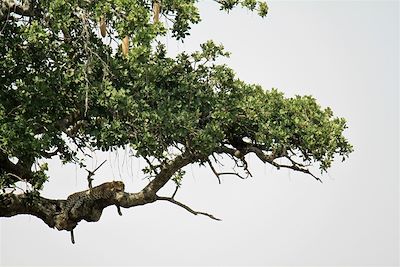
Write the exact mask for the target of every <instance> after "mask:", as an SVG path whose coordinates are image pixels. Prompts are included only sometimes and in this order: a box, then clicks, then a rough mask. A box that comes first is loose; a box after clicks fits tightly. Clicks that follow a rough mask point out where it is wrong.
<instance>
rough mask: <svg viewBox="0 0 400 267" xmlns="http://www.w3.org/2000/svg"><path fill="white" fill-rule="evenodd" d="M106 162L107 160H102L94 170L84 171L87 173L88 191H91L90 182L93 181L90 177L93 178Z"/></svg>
mask: <svg viewBox="0 0 400 267" xmlns="http://www.w3.org/2000/svg"><path fill="white" fill-rule="evenodd" d="M106 161H107V160H104V161H103V162H102V163H101V164H100V165H99V166H98V167H97V168H96V169H94V170H93V171H90V170H88V169H86V171H87V172H88V176H87V180H88V186H89V188H90V189H92V187H93V186H92V181H93V178H92V176H94V173H95V172H96V171H97V170H98V169H99V168H100V167H101V166H103V164H104V163H106Z"/></svg>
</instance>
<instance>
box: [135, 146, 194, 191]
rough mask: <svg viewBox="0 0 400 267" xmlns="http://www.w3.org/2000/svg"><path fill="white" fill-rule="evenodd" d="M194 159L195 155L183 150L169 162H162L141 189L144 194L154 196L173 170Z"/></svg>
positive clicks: (172, 173)
mask: <svg viewBox="0 0 400 267" xmlns="http://www.w3.org/2000/svg"><path fill="white" fill-rule="evenodd" d="M194 159H195V157H194V156H193V155H192V154H190V153H189V152H185V153H183V154H182V155H179V156H177V157H176V158H175V159H174V160H172V161H171V162H169V163H163V164H162V165H161V170H160V172H159V173H158V174H157V175H156V177H155V178H154V179H153V180H152V181H151V182H150V183H149V184H148V185H147V186H146V187H145V188H144V189H143V190H142V191H143V192H144V193H145V194H146V195H149V196H155V194H156V193H157V191H158V190H160V189H161V188H162V187H163V186H164V185H165V184H166V183H167V182H168V181H169V180H170V179H171V177H172V175H174V173H175V172H177V171H178V170H180V169H181V168H183V167H184V166H186V165H188V164H189V163H191V162H192V161H193V160H194Z"/></svg>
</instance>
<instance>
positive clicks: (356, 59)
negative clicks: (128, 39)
mask: <svg viewBox="0 0 400 267" xmlns="http://www.w3.org/2000/svg"><path fill="white" fill-rule="evenodd" d="M268 4H269V7H270V9H269V10H270V12H269V14H268V16H267V18H265V19H261V18H259V17H258V16H257V15H255V14H252V13H251V12H249V11H246V10H240V9H237V10H234V11H232V12H231V13H230V14H229V15H225V14H224V13H221V12H219V11H218V8H217V7H216V5H214V4H212V2H211V1H204V3H203V4H201V6H200V7H201V15H202V18H203V21H202V22H201V23H200V24H199V25H196V26H194V27H193V31H192V36H191V37H190V38H188V39H187V41H186V42H185V43H184V44H176V43H175V42H173V41H171V40H168V39H166V38H164V42H166V43H167V47H168V49H169V50H170V52H171V53H172V54H173V53H176V52H182V51H185V50H189V51H193V50H194V49H197V48H198V47H199V44H200V43H202V42H205V41H206V40H208V39H213V40H214V41H216V42H217V43H223V44H224V45H225V48H226V49H227V50H228V51H230V52H232V56H231V58H230V59H229V60H226V61H225V62H226V63H227V64H229V65H230V66H231V67H232V68H233V69H235V70H236V72H237V75H238V77H240V78H241V79H242V80H244V81H247V82H249V83H258V84H260V85H262V86H263V87H264V88H265V89H270V88H272V87H274V88H278V89H280V90H281V91H283V92H285V93H286V95H287V96H293V95H296V94H299V95H305V94H311V95H313V96H314V97H315V98H316V99H317V100H318V102H319V103H320V104H321V105H322V106H323V107H326V106H329V107H331V108H332V109H333V111H334V113H335V115H337V116H340V117H345V118H346V119H347V121H348V126H349V129H347V130H346V132H345V135H346V137H348V139H349V140H350V142H351V143H352V144H353V145H354V148H355V152H354V153H353V154H351V155H350V158H349V159H348V160H347V161H345V162H344V163H342V162H340V159H338V160H337V161H336V162H335V164H334V165H333V167H332V168H331V169H330V170H329V172H328V174H325V175H323V177H322V178H323V181H324V183H323V184H320V183H319V182H316V181H315V180H313V179H312V178H311V177H309V176H306V175H303V174H300V173H294V172H291V171H288V170H280V171H277V170H275V169H273V168H272V167H270V166H265V165H263V164H262V163H260V162H259V161H258V160H257V159H256V158H255V157H254V156H252V157H250V159H249V162H250V170H251V171H252V173H253V177H252V178H249V179H247V180H238V179H237V178H235V177H224V179H223V183H222V184H221V185H219V184H218V182H217V179H216V178H215V177H214V176H213V174H212V172H211V171H210V170H208V169H205V168H199V167H198V166H193V167H188V168H187V169H186V170H187V175H186V178H185V179H184V181H183V186H182V189H181V190H180V191H179V192H178V194H177V196H176V198H177V200H179V201H182V202H184V203H185V204H188V205H190V206H191V207H192V208H193V209H196V210H199V211H205V212H209V213H212V214H213V215H215V216H216V217H219V218H222V221H221V222H217V221H213V220H210V219H209V218H207V217H201V216H194V215H192V214H190V213H188V212H186V211H185V210H183V209H181V208H179V207H177V206H174V205H172V204H170V203H154V204H149V205H146V206H143V207H135V208H131V209H123V210H122V212H123V216H122V217H120V216H118V214H117V212H116V209H115V208H114V207H109V208H107V209H105V210H104V212H103V216H102V218H101V220H100V221H99V222H97V223H87V222H84V221H83V222H81V223H80V224H79V225H78V227H77V228H76V229H75V239H76V244H75V245H72V244H71V242H70V239H69V233H68V232H65V231H62V232H60V231H57V230H55V229H50V228H48V226H47V225H45V224H44V223H43V222H42V221H41V220H39V219H37V218H35V217H32V216H17V217H12V218H0V223H1V231H0V235H1V243H0V265H2V266H3V265H5V266H15V265H20V266H25V265H29V266H46V265H52V266H83V265H84V266H99V265H111V266H120V265H131V266H132V265H159V266H160V265H169V266H171V265H173V266H175V265H273V266H294V265H303V266H304V265H307V266H327V265H331V266H360V265H362V266H364V265H374V266H394V265H398V264H399V240H400V236H399V2H397V1H387V2H385V1H371V2H368V1H309V2H300V1H291V2H283V1H268ZM127 154H128V152H127V151H120V152H119V153H118V154H117V153H105V154H98V155H96V156H95V157H94V158H95V159H97V163H96V162H95V161H93V162H91V163H90V164H91V166H93V167H94V166H96V164H99V163H101V161H102V160H103V159H107V160H108V161H107V164H105V165H104V166H103V167H102V168H101V169H100V170H99V171H98V172H97V173H96V176H95V183H101V182H103V181H109V180H113V179H115V180H122V181H124V182H125V184H126V187H127V191H129V192H135V191H138V190H140V189H141V188H142V187H143V185H144V184H145V182H146V181H145V180H143V175H142V174H141V173H140V169H141V168H143V167H144V163H143V162H141V161H138V160H136V159H132V158H129V157H128V156H127ZM232 165H233V164H231V163H227V164H226V167H230V166H232ZM50 167H51V168H52V169H51V172H50V175H51V182H49V183H47V184H46V186H45V190H44V192H43V194H42V195H43V196H45V197H49V198H66V197H67V196H68V195H69V194H70V193H72V192H76V191H80V190H84V189H86V180H85V179H86V174H85V172H84V171H80V170H76V168H75V167H74V166H69V165H67V166H61V165H60V164H59V163H57V162H52V164H51V165H50ZM172 189H173V188H171V187H167V188H165V189H164V190H163V192H164V193H165V195H167V194H169V193H170V192H171V190H172Z"/></svg>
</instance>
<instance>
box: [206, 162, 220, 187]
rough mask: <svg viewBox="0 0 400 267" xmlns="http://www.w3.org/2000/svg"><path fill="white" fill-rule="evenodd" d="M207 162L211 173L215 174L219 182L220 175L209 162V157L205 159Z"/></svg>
mask: <svg viewBox="0 0 400 267" xmlns="http://www.w3.org/2000/svg"><path fill="white" fill-rule="evenodd" d="M207 162H208V165H209V166H210V168H211V170H212V171H213V173H214V174H215V176H217V179H218V183H219V184H221V179H220V177H219V176H220V175H221V174H220V173H218V172H217V171H216V170H215V168H214V166H213V165H212V163H211V161H210V160H209V159H207Z"/></svg>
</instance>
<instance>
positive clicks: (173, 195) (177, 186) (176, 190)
mask: <svg viewBox="0 0 400 267" xmlns="http://www.w3.org/2000/svg"><path fill="white" fill-rule="evenodd" d="M178 189H179V185H176V187H175V191H174V193H173V194H172V196H171V198H172V199H173V198H174V197H175V195H176V193H177V192H178Z"/></svg>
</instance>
